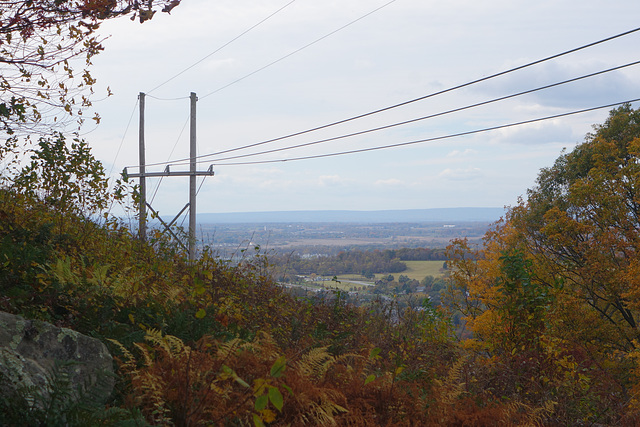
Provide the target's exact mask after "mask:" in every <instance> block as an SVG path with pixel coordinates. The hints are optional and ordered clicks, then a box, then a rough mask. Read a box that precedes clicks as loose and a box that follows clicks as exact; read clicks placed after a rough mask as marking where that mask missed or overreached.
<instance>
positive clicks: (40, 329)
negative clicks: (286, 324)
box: [0, 312, 115, 403]
mask: <svg viewBox="0 0 640 427" xmlns="http://www.w3.org/2000/svg"><path fill="white" fill-rule="evenodd" d="M56 370H57V375H58V376H61V375H62V376H64V378H65V379H68V381H69V387H68V388H69V390H67V391H68V392H70V393H72V394H73V395H74V396H75V397H76V398H77V397H78V396H79V395H81V394H84V395H85V399H86V398H87V396H91V397H90V398H91V400H92V403H96V402H105V401H106V400H107V399H108V398H109V396H110V395H111V392H112V391H113V387H114V384H115V376H114V374H113V359H112V358H111V354H109V351H108V350H107V347H106V346H105V345H104V344H103V343H102V342H101V341H100V340H97V339H95V338H91V337H88V336H86V335H83V334H80V333H78V332H76V331H73V330H71V329H67V328H58V327H56V326H54V325H52V324H50V323H47V322H43V321H39V320H26V319H24V318H22V317H20V316H16V315H13V314H9V313H4V312H0V393H3V395H5V396H10V395H13V394H14V393H16V392H18V393H19V392H20V390H24V388H25V387H30V388H32V390H33V389H34V387H35V390H36V392H38V393H39V394H40V395H41V396H42V398H43V399H44V401H46V399H47V397H48V395H49V393H50V391H51V387H50V383H49V382H50V379H51V378H52V375H53V373H54V372H55V371H56Z"/></svg>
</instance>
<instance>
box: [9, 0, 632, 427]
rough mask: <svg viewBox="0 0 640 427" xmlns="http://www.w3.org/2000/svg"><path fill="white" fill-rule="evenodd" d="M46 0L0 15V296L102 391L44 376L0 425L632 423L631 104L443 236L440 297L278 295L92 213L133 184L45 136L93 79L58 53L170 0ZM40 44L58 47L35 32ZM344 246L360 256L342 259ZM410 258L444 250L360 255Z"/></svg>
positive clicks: (244, 258) (235, 263) (257, 281)
mask: <svg viewBox="0 0 640 427" xmlns="http://www.w3.org/2000/svg"><path fill="white" fill-rule="evenodd" d="M44 3H45V2H43V3H40V2H29V1H25V2H11V5H12V6H11V8H9V7H8V8H7V9H5V10H3V15H2V19H3V22H5V18H7V19H6V22H7V24H6V25H3V26H2V27H0V37H2V44H1V45H0V46H1V47H0V49H3V55H4V56H3V57H2V66H3V67H4V68H5V69H7V70H9V69H10V70H13V72H14V74H13V79H12V78H10V76H9V74H8V72H4V71H3V77H2V80H3V85H2V86H0V93H1V94H2V98H1V103H0V122H1V124H2V129H3V132H5V133H6V134H7V139H6V140H5V141H4V142H3V144H2V148H1V149H0V154H1V156H2V159H1V160H2V164H3V168H2V171H1V175H0V311H3V312H8V313H14V314H19V315H21V316H24V317H25V318H28V319H37V320H41V321H46V322H49V323H52V324H55V325H58V326H64V327H67V328H70V329H73V330H75V331H78V332H80V333H83V334H86V335H89V336H91V337H95V338H98V339H99V340H101V341H102V342H103V343H104V344H106V345H107V347H108V348H109V350H110V352H111V354H113V355H114V357H115V367H116V370H117V377H116V378H115V381H116V387H115V390H114V393H113V394H112V395H111V396H110V398H109V399H108V401H106V402H98V401H94V400H91V399H89V398H87V397H86V396H85V397H84V398H83V395H82V394H81V393H78V392H77V390H69V388H68V383H66V382H65V381H61V380H60V378H57V377H56V375H55V372H52V373H51V381H50V382H49V383H48V385H47V390H43V389H39V388H37V387H23V388H19V389H18V390H17V391H16V392H15V393H4V392H3V393H0V424H2V425H28V426H42V425H52V426H58V425H60V426H87V425H102V426H107V425H113V426H145V425H161V426H196V425H211V426H246V425H253V426H256V427H260V426H267V425H268V426H300V425H319V426H431V425H433V426H436V425H437V426H443V425H444V426H493V425H501V424H502V425H523V426H524V425H545V426H567V425H622V426H633V425H638V424H639V423H640V349H639V339H640V330H639V329H638V324H637V322H638V320H637V319H638V315H639V314H640V283H638V282H639V281H640V274H639V273H640V257H639V255H638V251H639V250H640V234H639V233H638V230H640V110H637V109H633V108H632V107H631V106H630V105H624V106H621V107H619V108H616V109H613V110H612V111H610V113H609V116H608V118H607V119H606V121H604V123H601V124H597V125H595V126H594V130H593V132H592V133H590V134H588V135H586V136H585V138H584V141H583V142H582V143H580V144H579V145H577V146H576V147H575V148H574V149H573V150H571V151H566V152H563V153H562V154H561V155H560V156H559V157H558V159H557V160H556V161H555V163H554V164H553V165H551V166H549V167H547V168H544V169H542V170H541V171H540V173H539V175H538V178H537V180H536V182H535V183H534V184H533V186H532V187H531V188H530V189H528V190H526V195H525V196H523V197H522V198H521V199H520V200H519V201H518V202H517V204H515V206H513V207H512V208H510V209H509V210H508V212H507V214H506V216H505V217H504V218H503V220H501V221H499V222H497V223H496V224H494V226H493V227H492V228H491V229H490V230H489V231H488V232H487V233H486V234H485V236H484V240H483V244H482V245H480V246H478V245H471V244H469V242H467V241H465V240H455V241H452V242H451V244H450V245H449V247H448V248H447V251H446V260H447V264H448V272H449V273H448V279H447V284H446V287H445V288H443V289H442V290H441V301H442V303H441V304H432V303H431V302H430V301H429V300H428V299H425V300H423V301H420V302H419V303H417V304H411V305H402V306H401V305H400V304H398V302H397V301H396V300H394V299H393V298H384V299H383V298H379V299H376V300H373V301H371V302H370V303H368V304H366V305H355V304H352V303H350V302H349V301H348V299H347V298H346V297H345V295H344V293H342V292H338V291H336V292H328V293H318V294H308V295H293V294H292V293H290V292H288V291H287V290H286V289H285V288H283V287H282V286H280V285H278V283H277V282H276V281H275V280H274V279H273V274H272V272H273V270H272V269H271V263H270V261H269V257H268V256H265V255H262V254H260V253H256V254H253V253H252V254H251V255H249V254H247V253H246V252H241V253H238V254H237V256H236V257H235V258H234V259H232V260H229V259H222V258H219V257H216V256H215V255H214V254H213V253H212V252H211V251H209V250H208V249H207V248H205V249H203V250H202V251H201V253H200V254H199V256H198V257H197V259H196V260H193V261H190V260H189V259H188V257H187V254H185V253H184V252H183V250H182V249H181V247H180V246H177V245H176V244H175V242H173V241H171V240H170V239H169V238H167V237H166V236H165V235H163V234H161V233H159V232H158V231H157V230H152V231H151V235H149V236H148V239H147V240H146V241H143V240H141V239H139V238H138V236H137V233H136V232H135V230H131V229H129V228H128V227H127V225H126V224H123V223H122V221H121V219H120V218H118V217H115V216H113V215H111V214H109V212H110V207H111V206H112V205H114V204H118V203H120V204H122V205H123V206H125V207H129V209H131V210H133V211H134V212H135V208H133V207H132V206H135V203H133V200H135V199H136V197H137V195H138V193H137V190H136V187H135V185H133V184H132V183H130V182H128V181H127V180H126V179H124V178H123V179H122V180H120V181H119V182H117V183H116V185H115V188H112V187H110V186H109V185H108V182H107V179H106V177H105V170H104V167H103V166H102V164H101V163H100V162H98V161H97V160H96V159H95V158H94V157H93V155H92V153H91V149H90V144H89V143H88V142H86V141H85V140H83V139H81V138H80V137H79V136H78V135H77V134H75V135H74V134H73V133H71V134H66V133H64V132H62V131H54V130H49V131H47V130H44V129H43V126H44V127H50V126H52V127H55V126H54V125H55V123H54V121H53V120H52V121H51V122H49V123H43V121H44V120H45V115H43V114H42V113H41V111H42V109H43V108H48V110H47V111H48V114H54V113H52V111H58V112H59V114H60V117H66V118H69V117H72V118H71V120H74V119H76V118H77V115H72V116H69V112H70V111H75V108H76V106H78V105H79V104H81V103H82V100H81V98H77V99H76V100H75V101H72V99H71V98H69V97H73V96H76V95H77V94H78V93H79V92H74V91H73V90H71V89H73V88H76V89H78V88H79V89H80V90H82V89H83V88H84V87H85V86H86V85H89V86H90V85H91V82H92V80H91V79H90V77H87V75H86V74H83V71H80V75H81V76H84V77H82V78H81V79H80V81H77V80H75V81H74V80H73V79H66V77H65V76H69V75H70V74H73V73H74V70H72V69H71V68H69V67H70V66H69V65H68V64H65V62H64V61H63V59H64V58H61V56H63V57H64V56H65V55H67V56H68V55H71V54H73V55H75V56H77V55H86V58H87V61H88V62H87V64H89V63H90V59H91V56H93V55H95V54H98V53H99V51H100V44H99V41H98V40H97V39H95V38H94V33H93V31H94V30H95V28H97V25H98V24H99V23H100V22H101V21H102V20H105V19H112V18H114V19H117V18H118V17H121V16H131V15H132V14H133V13H136V15H135V16H137V17H139V20H140V22H144V21H145V20H147V19H148V17H149V16H150V15H151V16H152V15H153V12H155V11H156V9H157V10H158V11H160V10H161V8H163V9H162V10H164V9H167V8H168V10H169V11H170V10H171V9H170V8H171V7H175V4H174V3H175V2H170V1H150V2H148V3H145V5H144V6H142V5H138V4H137V3H136V5H137V9H132V8H131V7H128V6H127V5H129V3H128V2H125V1H119V0H118V1H115V0H114V1H90V2H89V1H87V2H76V1H65V0H62V1H56V2H46V4H47V5H49V6H50V7H46V8H44V7H42V4H44ZM129 6H130V5H129ZM153 8H155V9H153ZM7 11H9V12H15V13H14V15H12V16H8V15H7V14H8V13H9V12H7ZM8 18H11V19H8ZM78 20H83V21H82V22H84V24H85V25H84V26H82V28H78V27H77V22H78ZM56 37H57V38H60V40H57V41H56V43H57V46H62V47H63V49H58V48H57V47H56V45H51V44H48V43H45V44H44V45H43V46H40V44H41V43H43V42H42V41H43V40H47V38H56ZM7 46H11V47H12V49H8V48H7ZM30 49H33V51H30ZM10 54H11V55H10ZM23 54H24V55H27V56H28V59H29V62H30V63H33V64H36V65H33V66H29V67H28V68H25V65H24V64H25V58H21V57H17V56H16V55H23ZM29 55H30V56H29ZM53 59H57V61H53V62H51V63H46V64H44V65H46V67H45V66H44V65H43V61H44V62H46V61H49V60H53ZM39 61H40V64H41V65H38V63H39ZM11 67H13V68H11ZM38 67H41V68H38ZM56 67H58V68H56ZM37 70H40V71H39V72H38V71H37ZM52 70H53V71H52ZM34 76H35V77H34ZM31 78H35V79H36V80H38V81H36V82H35V83H33V82H31V81H27V80H29V79H31ZM21 81H22V82H23V83H20V82H21ZM32 83H33V84H35V86H33V87H32V86H30V85H31V84H32ZM65 84H69V85H71V86H69V88H67V89H65ZM60 85H62V86H60ZM78 85H79V86H78ZM47 96H48V97H49V98H47ZM43 103H44V105H43ZM56 108H57V109H58V110H56ZM47 117H50V116H47ZM61 120H62V119H61ZM55 122H56V123H57V122H58V121H55ZM36 127H37V128H38V129H40V130H39V132H37V133H36V132H35V131H34V129H35V128H36ZM25 158H26V159H28V160H27V161H26V162H25V161H24V159H25ZM351 256H354V257H365V255H364V254H363V253H358V252H355V253H354V254H353V255H350V254H349V253H345V254H343V255H342V259H341V261H342V262H344V264H345V265H348V264H349V262H350V257H351ZM424 256H438V257H440V256H442V254H441V253H437V254H436V253H434V252H429V255H427V252H424V251H423V253H421V252H420V251H417V250H416V251H413V250H412V251H406V252H405V251H380V252H378V253H373V254H367V255H366V257H371V263H372V264H373V261H374V260H375V262H383V261H384V262H389V263H396V262H397V263H399V264H400V263H402V260H403V258H404V259H406V260H410V259H411V260H414V259H415V258H416V257H417V259H423V258H421V257H424ZM338 259H340V256H338ZM301 268H302V267H301ZM345 268H346V267H345ZM371 268H373V266H372V267H371ZM454 317H457V318H458V319H461V322H462V323H463V324H464V327H465V330H466V333H465V334H457V333H456V332H457V331H456V329H455V328H454V326H453V322H452V319H453V318H454ZM27 332H28V331H26V332H25V333H27ZM0 360H1V361H2V363H4V360H3V359H0ZM0 372H1V371H0ZM45 391H46V392H45ZM36 402H39V403H38V404H36Z"/></svg>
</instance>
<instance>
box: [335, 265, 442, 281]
mask: <svg viewBox="0 0 640 427" xmlns="http://www.w3.org/2000/svg"><path fill="white" fill-rule="evenodd" d="M403 262H404V263H405V264H407V269H406V270H405V271H403V272H402V273H381V274H376V280H377V279H379V278H380V277H382V276H388V275H389V274H392V275H393V277H395V278H396V280H398V278H399V277H400V275H401V274H403V275H405V276H407V277H409V278H410V279H415V280H422V279H424V278H425V276H433V277H442V276H443V272H442V264H443V263H444V261H403ZM349 279H353V280H361V281H368V280H366V279H363V278H362V277H361V276H360V275H357V274H343V275H340V276H338V280H343V281H345V280H349ZM374 281H375V280H374ZM333 285H334V286H335V283H333ZM348 286H352V285H348Z"/></svg>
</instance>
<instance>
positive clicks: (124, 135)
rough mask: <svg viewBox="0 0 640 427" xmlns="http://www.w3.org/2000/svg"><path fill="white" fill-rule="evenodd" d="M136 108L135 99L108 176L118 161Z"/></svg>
mask: <svg viewBox="0 0 640 427" xmlns="http://www.w3.org/2000/svg"><path fill="white" fill-rule="evenodd" d="M136 108H138V99H136V103H135V105H134V106H133V110H132V111H131V116H129V121H128V122H127V127H126V128H125V129H124V134H123V135H122V139H121V140H120V145H119V146H118V151H116V155H115V157H114V158H113V163H112V164H111V170H110V171H109V176H111V174H112V173H113V168H114V167H115V165H116V161H117V160H118V156H119V155H120V150H121V149H122V144H123V143H124V139H125V137H126V136H127V132H128V131H129V126H130V125H131V120H133V115H134V114H135V112H136Z"/></svg>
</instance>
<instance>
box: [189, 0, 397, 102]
mask: <svg viewBox="0 0 640 427" xmlns="http://www.w3.org/2000/svg"><path fill="white" fill-rule="evenodd" d="M395 2H396V0H391V1H390V2H388V3H385V4H383V5H382V6H380V7H378V8H376V9H374V10H372V11H371V12H369V13H366V14H364V15H362V16H361V17H359V18H357V19H354V20H353V21H351V22H349V23H347V24H345V25H343V26H342V27H340V28H338V29H336V30H333V31H331V32H330V33H329V34H325V35H324V36H322V37H320V38H319V39H316V40H314V41H312V42H311V43H308V44H306V45H304V46H302V47H301V48H298V49H296V50H294V51H293V52H290V53H288V54H287V55H285V56H283V57H281V58H280V59H276V60H275V61H273V62H270V63H268V64H267V65H265V66H263V67H260V68H258V69H257V70H255V71H252V72H250V73H249V74H247V75H245V76H243V77H240V78H239V79H236V80H234V81H232V82H231V83H228V84H226V85H224V86H222V87H219V88H218V89H216V90H214V91H213V92H209V93H207V94H206V95H203V96H201V97H200V99H204V98H206V97H208V96H211V95H213V94H216V93H218V92H220V91H221V90H223V89H226V88H228V87H229V86H232V85H234V84H236V83H239V82H241V81H243V80H244V79H246V78H249V77H251V76H253V75H254V74H257V73H259V72H260V71H263V70H265V69H267V68H269V67H271V66H272V65H275V64H277V63H278V62H280V61H283V60H285V59H287V58H288V57H290V56H292V55H295V54H296V53H298V52H300V51H302V50H305V49H306V48H308V47H311V46H313V45H314V44H316V43H318V42H320V41H322V40H324V39H326V38H327V37H330V36H332V35H334V34H335V33H337V32H338V31H342V30H344V29H345V28H347V27H349V26H351V25H353V24H355V23H356V22H358V21H361V20H363V19H364V18H366V17H368V16H369V15H372V14H374V13H376V12H377V11H379V10H380V9H383V8H385V7H387V6H389V5H390V4H391V3H395Z"/></svg>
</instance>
